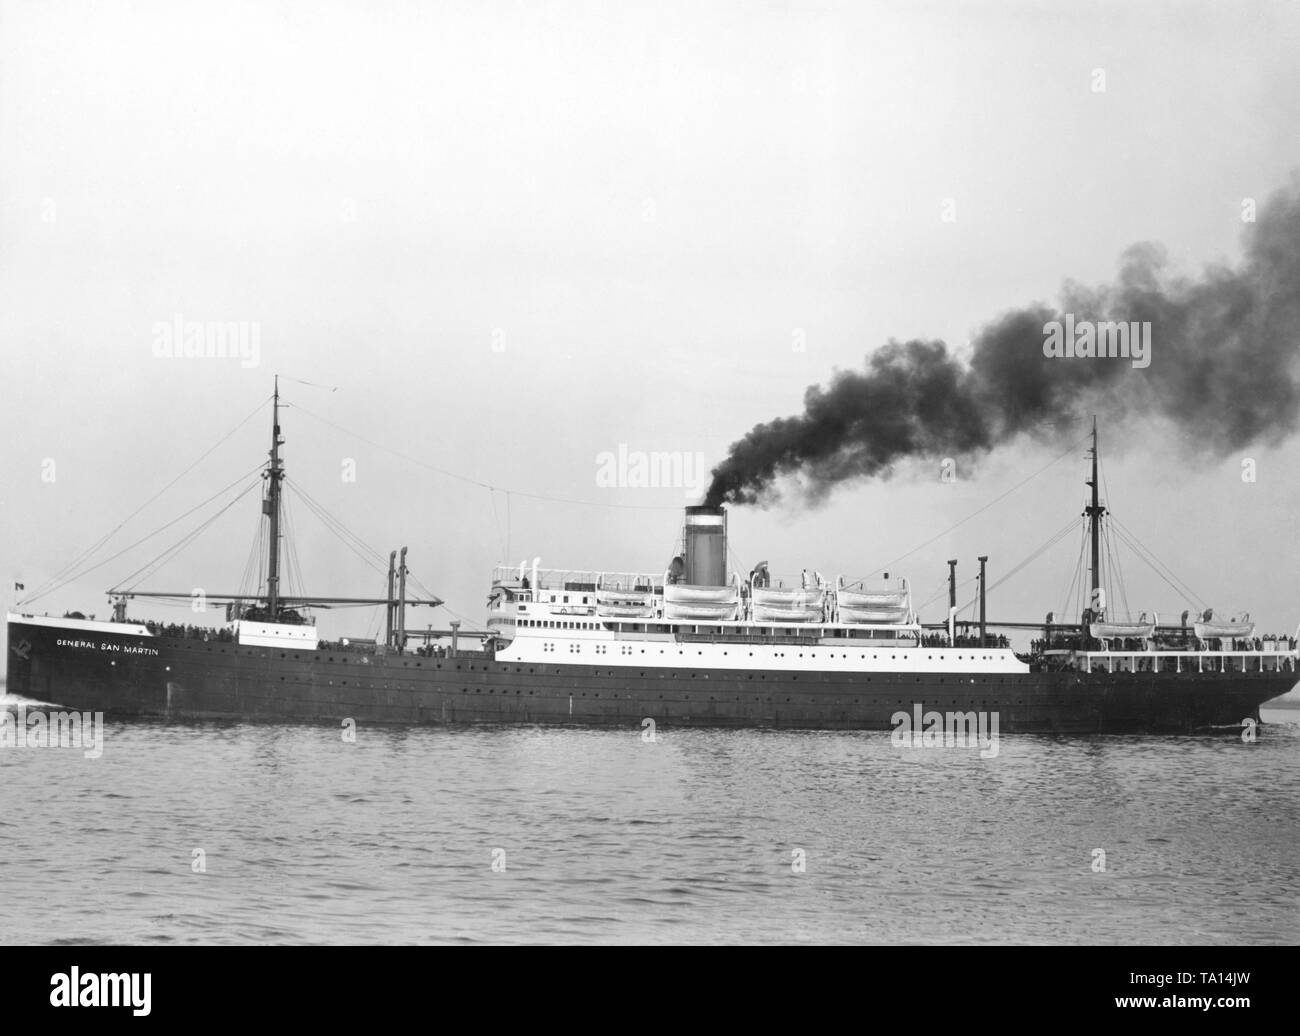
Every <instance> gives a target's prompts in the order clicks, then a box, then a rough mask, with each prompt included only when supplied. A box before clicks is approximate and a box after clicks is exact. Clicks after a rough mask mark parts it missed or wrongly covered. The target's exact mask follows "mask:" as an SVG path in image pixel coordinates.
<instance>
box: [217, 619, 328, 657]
mask: <svg viewBox="0 0 1300 1036" xmlns="http://www.w3.org/2000/svg"><path fill="white" fill-rule="evenodd" d="M231 625H232V626H234V628H235V639H236V640H237V641H238V642H239V643H240V644H247V645H249V646H250V647H283V648H293V649H295V650H297V651H315V650H316V646H317V644H318V643H319V642H320V638H319V637H318V636H317V635H316V627H315V626H290V625H287V624H285V623H279V622H250V621H249V620H248V619H240V620H238V621H237V622H233V623H231Z"/></svg>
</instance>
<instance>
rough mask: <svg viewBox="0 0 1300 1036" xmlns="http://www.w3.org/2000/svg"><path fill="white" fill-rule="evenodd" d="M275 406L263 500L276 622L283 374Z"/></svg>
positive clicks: (269, 583)
mask: <svg viewBox="0 0 1300 1036" xmlns="http://www.w3.org/2000/svg"><path fill="white" fill-rule="evenodd" d="M272 399H273V404H272V407H271V466H270V468H268V469H267V472H266V475H265V478H266V479H267V487H266V499H264V500H263V501H262V513H263V514H265V515H267V516H268V517H270V519H271V536H270V540H271V543H270V546H269V548H268V550H267V554H268V557H267V563H266V604H267V610H268V611H269V612H270V619H271V621H272V622H275V620H276V618H277V616H278V615H279V614H280V480H281V479H283V478H284V469H283V468H282V467H281V466H280V447H281V445H283V443H284V440H283V439H281V438H280V378H279V375H277V376H276V379H275V395H274V396H273V397H272Z"/></svg>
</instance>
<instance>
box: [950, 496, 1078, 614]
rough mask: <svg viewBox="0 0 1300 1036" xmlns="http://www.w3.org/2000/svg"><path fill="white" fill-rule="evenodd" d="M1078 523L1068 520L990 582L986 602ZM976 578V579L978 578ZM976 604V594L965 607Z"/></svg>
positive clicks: (1076, 519) (977, 601)
mask: <svg viewBox="0 0 1300 1036" xmlns="http://www.w3.org/2000/svg"><path fill="white" fill-rule="evenodd" d="M1079 521H1080V519H1078V518H1072V519H1070V521H1069V522H1068V523H1067V524H1066V525H1064V526H1063V527H1062V528H1061V529H1059V530H1058V531H1057V532H1056V533H1054V534H1053V535H1052V536H1051V537H1050V538H1049V539H1048V540H1047V541H1046V542H1045V543H1043V544H1041V545H1040V546H1039V547H1038V548H1037V549H1036V550H1035V551H1033V553H1031V554H1029V555H1028V556H1027V557H1025V558H1024V559H1022V560H1021V561H1020V562H1019V563H1018V564H1016V565H1014V566H1012V567H1011V568H1010V569H1008V570H1007V572H1006V573H1005V574H1004V575H1003V576H1002V577H1001V578H999V579H997V580H996V581H995V582H992V583H990V584H989V585H988V586H986V587H985V588H984V597H985V599H986V600H987V598H988V595H989V594H990V593H992V592H993V591H994V590H996V589H997V588H998V587H999V586H1001V585H1002V584H1003V583H1005V582H1006V581H1007V580H1009V579H1012V578H1014V577H1015V576H1016V575H1017V574H1018V573H1020V572H1021V571H1022V570H1023V569H1024V568H1026V567H1028V566H1029V565H1031V564H1033V563H1034V562H1035V561H1037V560H1038V558H1040V557H1041V556H1042V555H1043V554H1044V553H1045V552H1046V551H1048V550H1050V549H1051V548H1052V547H1054V546H1056V544H1058V543H1059V542H1060V541H1061V540H1063V539H1065V537H1066V536H1068V535H1069V534H1070V533H1071V532H1073V531H1074V528H1075V526H1076V525H1077V524H1078V523H1079ZM976 578H978V576H977V577H976ZM978 603H979V595H978V594H976V595H975V597H974V598H973V599H972V601H971V602H970V604H968V605H967V606H966V607H971V606H973V605H975V604H978ZM962 610H963V611H964V610H965V609H964V608H963V609H962Z"/></svg>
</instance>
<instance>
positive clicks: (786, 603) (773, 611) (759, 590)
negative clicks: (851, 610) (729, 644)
mask: <svg viewBox="0 0 1300 1036" xmlns="http://www.w3.org/2000/svg"><path fill="white" fill-rule="evenodd" d="M753 601H754V620H755V621H756V622H821V621H823V620H824V618H825V615H826V611H825V608H826V591H825V590H820V589H814V590H800V589H798V588H792V589H789V590H786V589H776V590H773V589H771V588H770V587H757V586H756V587H754V597H753Z"/></svg>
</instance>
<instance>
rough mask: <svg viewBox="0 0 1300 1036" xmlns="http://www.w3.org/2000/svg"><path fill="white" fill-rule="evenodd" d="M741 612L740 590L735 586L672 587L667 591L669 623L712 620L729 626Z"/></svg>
mask: <svg viewBox="0 0 1300 1036" xmlns="http://www.w3.org/2000/svg"><path fill="white" fill-rule="evenodd" d="M739 610H740V589H739V587H735V586H692V585H691V584H689V583H686V584H683V583H670V584H669V585H667V586H665V587H664V618H665V619H709V620H713V621H716V622H729V621H731V620H733V619H735V617H736V615H737V613H738V612H739Z"/></svg>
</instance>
